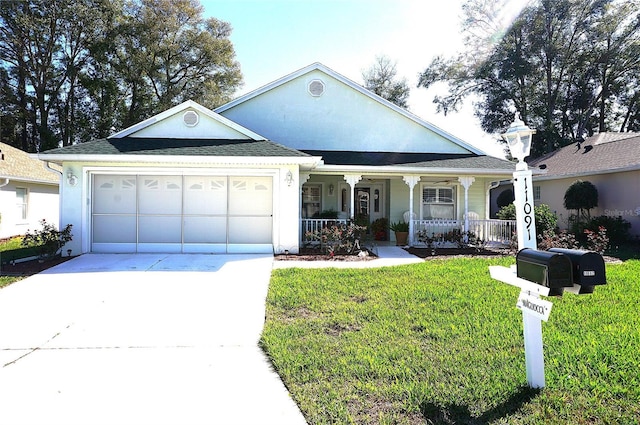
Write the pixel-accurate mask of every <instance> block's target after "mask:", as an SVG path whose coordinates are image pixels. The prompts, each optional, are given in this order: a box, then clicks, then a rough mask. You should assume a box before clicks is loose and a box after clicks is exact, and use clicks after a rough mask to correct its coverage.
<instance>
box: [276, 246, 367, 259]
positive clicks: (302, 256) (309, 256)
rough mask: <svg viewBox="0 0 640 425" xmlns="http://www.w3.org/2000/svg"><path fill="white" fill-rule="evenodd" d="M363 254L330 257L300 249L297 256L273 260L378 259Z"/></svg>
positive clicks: (292, 255)
mask: <svg viewBox="0 0 640 425" xmlns="http://www.w3.org/2000/svg"><path fill="white" fill-rule="evenodd" d="M363 252H365V253H366V255H346V254H336V255H333V256H331V255H327V254H324V253H321V252H320V250H319V249H313V248H300V253H299V254H278V255H275V256H274V259H275V260H276V261H370V260H375V259H376V258H378V257H376V256H375V255H374V254H373V253H372V252H370V251H368V250H365V251H363Z"/></svg>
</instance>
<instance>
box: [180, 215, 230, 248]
mask: <svg viewBox="0 0 640 425" xmlns="http://www.w3.org/2000/svg"><path fill="white" fill-rule="evenodd" d="M184 242H185V243H227V218H226V217H185V218H184Z"/></svg>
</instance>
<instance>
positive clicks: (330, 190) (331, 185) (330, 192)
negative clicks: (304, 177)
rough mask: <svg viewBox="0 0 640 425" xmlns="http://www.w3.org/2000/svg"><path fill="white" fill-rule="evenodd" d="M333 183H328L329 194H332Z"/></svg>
mask: <svg viewBox="0 0 640 425" xmlns="http://www.w3.org/2000/svg"><path fill="white" fill-rule="evenodd" d="M333 189H334V187H333V183H332V184H330V185H329V195H331V196H333Z"/></svg>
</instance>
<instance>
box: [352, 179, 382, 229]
mask: <svg viewBox="0 0 640 425" xmlns="http://www.w3.org/2000/svg"><path fill="white" fill-rule="evenodd" d="M383 188H384V185H382V184H379V183H376V184H371V185H367V186H362V187H360V186H357V187H356V190H355V209H356V211H355V212H356V214H355V217H356V218H357V217H363V216H366V217H367V218H368V220H369V223H373V222H374V221H376V220H377V219H379V218H383V217H384V214H385V211H384V191H383Z"/></svg>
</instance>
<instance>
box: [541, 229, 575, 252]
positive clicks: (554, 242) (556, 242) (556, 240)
mask: <svg viewBox="0 0 640 425" xmlns="http://www.w3.org/2000/svg"><path fill="white" fill-rule="evenodd" d="M549 248H567V249H579V248H580V243H579V242H578V240H577V239H576V236H575V235H574V234H573V233H569V232H567V231H566V230H563V231H562V232H560V233H556V232H554V231H551V230H548V231H546V232H544V234H543V235H542V237H541V238H539V240H538V249H541V250H544V251H547V250H548V249H549Z"/></svg>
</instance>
